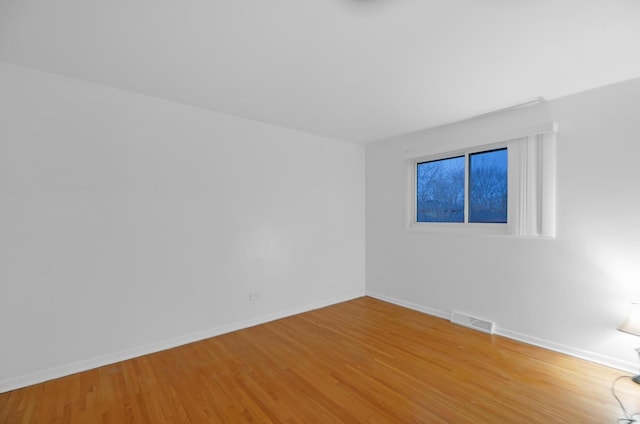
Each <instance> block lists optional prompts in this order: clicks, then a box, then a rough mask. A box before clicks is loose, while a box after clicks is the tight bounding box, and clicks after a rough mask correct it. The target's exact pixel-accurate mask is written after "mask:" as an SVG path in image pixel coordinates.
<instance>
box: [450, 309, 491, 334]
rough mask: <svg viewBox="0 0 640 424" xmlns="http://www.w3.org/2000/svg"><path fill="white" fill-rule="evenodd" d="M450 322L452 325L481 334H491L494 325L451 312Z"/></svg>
mask: <svg viewBox="0 0 640 424" xmlns="http://www.w3.org/2000/svg"><path fill="white" fill-rule="evenodd" d="M451 322H452V323H454V324H458V325H462V326H465V327H469V328H473V329H474V330H478V331H482V332H483V333H488V334H493V329H494V327H495V323H494V322H491V321H487V320H484V319H480V318H476V317H472V316H469V315H465V314H463V313H461V312H456V311H453V312H452V313H451Z"/></svg>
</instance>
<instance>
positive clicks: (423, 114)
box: [0, 0, 640, 143]
mask: <svg viewBox="0 0 640 424" xmlns="http://www.w3.org/2000/svg"><path fill="white" fill-rule="evenodd" d="M0 61H3V62H7V63H14V64H17V65H20V66H25V67H30V68H35V69H40V70H44V71H48V72H53V73H58V74H62V75H65V76H69V77H73V78H78V79H82V80H86V81H91V82H95V83H99V84H104V85H107V86H111V87H116V88H120V89H124V90H129V91H133V92H137V93H142V94H145V95H149V96H154V97H158V98H163V99H168V100H172V101H176V102H180V103H184V104H189V105H193V106H197V107H201V108H206V109H210V110H214V111H217V112H221V113H225V114H231V115H237V116H240V117H244V118H248V119H253V120H257V121H262V122H266V123H270V124H274V125H279V126H283V127H288V128H292V129H297V130H301V131H305V132H309V133H313V134H318V135H321V136H325V137H330V138H335V139H339V140H345V141H352V142H359V143H365V142H369V141H374V140H379V139H384V138H388V137H391V136H395V135H399V134H402V133H407V132H412V131H416V130H419V129H422V128H427V127H433V126H437V125H441V124H443V123H448V122H452V121H456V120H461V119H465V118H468V117H471V116H474V115H477V114H481V113H484V112H488V111H491V110H495V109H499V108H503V107H506V106H509V105H512V104H516V103H520V102H523V101H527V100H530V99H532V98H534V97H538V96H542V97H545V98H547V99H552V98H555V97H559V96H563V95H567V94H570V93H575V92H579V91H584V90H587V89H590V88H594V87H598V86H602V85H606V84H610V83H613V82H618V81H622V80H626V79H630V78H634V77H638V76H640V0H598V1H595V0H313V1H312V0H227V1H222V0H109V1H99V0H57V1H51V0H0Z"/></svg>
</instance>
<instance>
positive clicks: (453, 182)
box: [416, 156, 465, 222]
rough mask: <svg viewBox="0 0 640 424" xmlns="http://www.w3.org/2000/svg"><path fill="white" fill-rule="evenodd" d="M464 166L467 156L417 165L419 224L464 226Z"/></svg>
mask: <svg viewBox="0 0 640 424" xmlns="http://www.w3.org/2000/svg"><path fill="white" fill-rule="evenodd" d="M464 166H465V157H464V156H457V157H452V158H447V159H440V160H434V161H429V162H421V163H418V164H417V169H416V171H417V175H416V184H417V190H416V195H417V198H416V207H417V210H416V221H417V222H464V197H465V196H464V178H465V177H464V172H465V170H464Z"/></svg>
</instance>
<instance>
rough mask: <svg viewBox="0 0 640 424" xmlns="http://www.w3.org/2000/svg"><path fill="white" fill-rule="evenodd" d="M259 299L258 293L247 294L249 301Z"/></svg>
mask: <svg viewBox="0 0 640 424" xmlns="http://www.w3.org/2000/svg"><path fill="white" fill-rule="evenodd" d="M259 298H260V293H249V300H258V299H259Z"/></svg>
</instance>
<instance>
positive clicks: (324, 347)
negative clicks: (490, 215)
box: [0, 297, 640, 424]
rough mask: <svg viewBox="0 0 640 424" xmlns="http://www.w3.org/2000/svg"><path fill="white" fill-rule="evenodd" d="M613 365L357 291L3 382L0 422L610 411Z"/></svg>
mask: <svg viewBox="0 0 640 424" xmlns="http://www.w3.org/2000/svg"><path fill="white" fill-rule="evenodd" d="M622 374H623V373H621V372H620V371H617V370H613V369H610V368H607V367H604V366H600V365H596V364H593V363H590V362H586V361H581V360H579V359H575V358H572V357H568V356H565V355H561V354H558V353H554V352H551V351H548V350H544V349H540V348H536V347H533V346H530V345H526V344H522V343H518V342H515V341H513V340H509V339H506V338H503V337H499V336H489V335H486V334H482V333H478V332H476V331H472V330H468V329H466V328H462V327H459V326H454V325H452V324H450V323H449V322H448V321H446V320H442V319H438V318H434V317H430V316H428V315H424V314H421V313H419V312H415V311H411V310H408V309H404V308H401V307H398V306H395V305H391V304H388V303H385V302H381V301H378V300H375V299H372V298H368V297H364V298H360V299H356V300H353V301H350V302H346V303H342V304H338V305H334V306H330V307H327V308H323V309H319V310H315V311H311V312H307V313H304V314H301V315H297V316H293V317H289V318H285V319H282V320H279V321H275V322H271V323H268V324H264V325H260V326H257V327H253V328H249V329H246V330H242V331H237V332H234V333H230V334H226V335H222V336H219V337H215V338H212V339H208V340H204V341H201V342H197V343H192V344H189V345H186V346H182V347H178V348H175V349H171V350H167V351H164V352H160V353H156V354H153V355H147V356H144V357H140V358H136V359H132V360H128V361H125V362H121V363H118V364H114V365H110V366H106V367H102V368H98V369H95V370H91V371H86V372H83V373H79V374H76V375H72V376H69V377H65V378H60V379H57V380H53V381H49V382H46V383H42V384H38V385H34V386H31V387H27V388H24V389H19V390H15V391H13V392H8V393H4V394H0V423H11V424H13V423H245V422H259V423H332V424H333V423H564V422H567V423H568V422H571V423H614V422H616V419H617V418H618V417H622V416H623V415H622V412H621V410H620V407H619V406H618V404H617V403H616V401H615V399H614V398H613V396H612V394H611V383H612V381H613V380H614V379H615V378H616V377H617V376H619V375H622ZM616 391H617V393H618V394H619V395H620V397H621V398H622V399H623V401H624V402H625V404H626V406H627V407H628V409H629V410H630V411H631V412H635V411H640V386H639V385H637V384H635V383H633V382H630V381H629V379H624V380H621V381H620V382H619V383H618V384H617V386H616Z"/></svg>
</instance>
